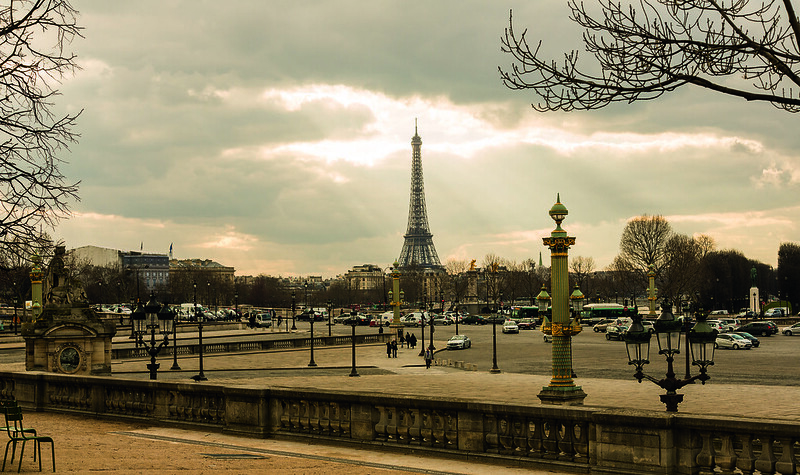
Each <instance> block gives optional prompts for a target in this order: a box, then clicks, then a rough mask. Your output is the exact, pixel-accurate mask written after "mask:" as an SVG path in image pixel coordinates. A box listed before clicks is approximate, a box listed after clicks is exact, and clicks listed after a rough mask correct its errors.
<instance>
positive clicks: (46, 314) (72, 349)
mask: <svg viewBox="0 0 800 475" xmlns="http://www.w3.org/2000/svg"><path fill="white" fill-rule="evenodd" d="M65 256H66V250H65V247H64V246H57V247H56V250H55V255H54V256H53V259H52V260H51V261H50V264H49V265H48V266H47V271H46V272H42V270H41V269H40V267H39V262H38V259H35V260H34V267H33V269H32V270H31V281H32V283H33V287H34V289H33V294H34V295H33V300H34V305H36V303H37V302H36V301H37V297H38V298H39V299H41V300H43V302H41V310H40V311H39V312H38V315H37V312H34V315H33V317H32V321H29V322H24V323H23V324H22V331H21V333H22V337H23V338H24V339H25V369H26V370H27V371H47V372H51V373H66V374H80V375H109V374H111V338H112V337H113V336H114V334H115V333H116V326H115V324H114V321H113V320H102V319H101V318H100V317H99V316H98V315H97V313H96V312H95V311H94V310H93V309H92V308H91V307H90V306H89V302H88V301H87V300H86V295H85V294H84V292H83V289H82V287H81V285H80V283H79V282H78V281H77V280H76V279H74V278H73V277H72V276H71V275H70V273H69V271H68V269H67V266H66V264H65V262H64V259H65ZM42 277H44V279H42ZM37 293H38V296H37V295H36V294H37Z"/></svg>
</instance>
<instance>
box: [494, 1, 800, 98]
mask: <svg viewBox="0 0 800 475" xmlns="http://www.w3.org/2000/svg"><path fill="white" fill-rule="evenodd" d="M597 5H598V6H599V9H596V10H595V11H590V10H589V9H587V7H586V6H585V2H583V1H577V0H570V1H569V2H568V8H569V9H570V10H571V14H570V20H572V21H574V22H575V23H577V24H578V25H579V26H580V27H581V28H582V29H583V30H584V33H583V44H584V47H585V50H586V52H587V53H588V54H589V55H590V56H593V57H594V61H593V63H594V64H592V65H591V66H589V67H587V65H586V64H584V63H582V64H579V54H578V51H570V52H566V53H564V58H563V63H562V62H558V61H555V60H550V59H546V58H542V57H541V55H540V48H541V46H542V42H541V41H538V42H536V43H534V46H533V47H532V46H531V44H530V43H529V42H528V39H527V30H524V31H523V32H522V33H521V34H517V32H516V31H515V30H514V28H513V19H512V18H511V17H509V27H508V28H506V30H505V35H504V36H503V37H502V50H503V51H504V52H506V53H509V54H510V55H511V56H512V57H513V60H514V62H513V64H512V67H511V69H510V70H503V69H502V68H500V75H501V78H502V80H503V83H504V84H505V85H506V86H507V87H509V88H511V89H532V90H533V91H534V92H535V93H536V94H538V95H539V96H540V97H541V101H540V102H539V103H537V104H534V105H533V107H534V108H535V109H536V110H539V111H553V110H564V111H570V110H589V109H599V108H601V107H604V106H606V105H608V104H610V103H612V102H626V103H630V102H633V101H638V100H650V99H655V98H658V97H660V96H661V95H663V94H665V93H668V92H671V91H674V90H675V89H677V88H679V87H681V86H684V85H687V84H690V85H694V86H698V87H701V88H705V89H709V90H712V91H716V92H719V93H722V94H727V95H730V96H734V97H740V98H742V99H745V100H747V101H764V102H769V103H771V104H773V105H774V106H775V107H778V108H780V109H784V110H786V111H789V112H797V111H800V97H798V94H797V91H796V89H797V87H798V86H800V44H799V43H798V41H800V23H798V19H797V16H796V15H795V11H794V7H793V5H792V0H762V1H748V0H638V1H636V2H630V1H615V0H598V1H597Z"/></svg>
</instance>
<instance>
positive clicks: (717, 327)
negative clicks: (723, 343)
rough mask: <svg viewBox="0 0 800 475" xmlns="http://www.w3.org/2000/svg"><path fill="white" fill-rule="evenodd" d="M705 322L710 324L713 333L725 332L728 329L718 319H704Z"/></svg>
mask: <svg viewBox="0 0 800 475" xmlns="http://www.w3.org/2000/svg"><path fill="white" fill-rule="evenodd" d="M706 323H708V326H710V327H711V329H712V330H714V332H715V333H725V332H726V331H728V326H727V325H723V324H722V322H720V321H719V320H706Z"/></svg>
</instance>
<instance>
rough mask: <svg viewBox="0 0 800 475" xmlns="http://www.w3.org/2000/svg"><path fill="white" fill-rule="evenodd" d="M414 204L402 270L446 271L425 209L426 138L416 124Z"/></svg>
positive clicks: (412, 188)
mask: <svg viewBox="0 0 800 475" xmlns="http://www.w3.org/2000/svg"><path fill="white" fill-rule="evenodd" d="M411 150H412V153H411V201H410V203H409V205H408V229H407V230H406V234H405V236H404V237H405V241H404V242H403V250H402V251H401V252H400V259H398V261H397V262H398V263H399V264H400V267H401V268H403V267H420V268H423V269H437V270H438V269H442V263H441V262H439V256H438V255H437V254H436V248H435V247H433V234H431V231H430V229H428V212H427V210H426V208H425V185H424V183H423V180H422V138H420V136H419V134H418V133H417V121H416V119H415V120H414V137H412V138H411Z"/></svg>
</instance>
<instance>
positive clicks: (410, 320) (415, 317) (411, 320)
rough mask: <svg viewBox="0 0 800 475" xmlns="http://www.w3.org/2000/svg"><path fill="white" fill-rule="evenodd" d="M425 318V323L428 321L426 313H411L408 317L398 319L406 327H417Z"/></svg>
mask: <svg viewBox="0 0 800 475" xmlns="http://www.w3.org/2000/svg"><path fill="white" fill-rule="evenodd" d="M423 316H424V317H425V322H426V323H427V322H428V321H430V319H429V317H428V312H413V313H409V314H408V315H406V316H404V317H402V318H401V319H400V321H401V322H403V323H404V324H406V325H407V326H411V327H418V326H421V325H422V318H423Z"/></svg>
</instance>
